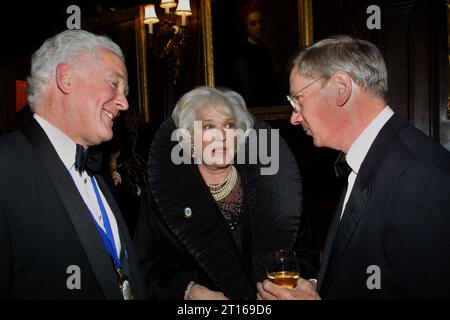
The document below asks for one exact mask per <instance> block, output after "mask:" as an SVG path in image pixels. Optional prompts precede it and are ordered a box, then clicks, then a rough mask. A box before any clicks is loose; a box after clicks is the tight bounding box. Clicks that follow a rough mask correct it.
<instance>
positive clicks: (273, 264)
mask: <svg viewBox="0 0 450 320" xmlns="http://www.w3.org/2000/svg"><path fill="white" fill-rule="evenodd" d="M299 277H300V268H299V266H298V263H297V257H296V255H295V251H290V250H277V251H274V252H273V253H272V254H271V255H270V258H269V262H268V266H267V278H268V279H269V280H270V281H271V282H273V283H274V284H276V285H278V286H283V287H286V288H289V289H293V288H295V286H296V285H297V280H298V278H299Z"/></svg>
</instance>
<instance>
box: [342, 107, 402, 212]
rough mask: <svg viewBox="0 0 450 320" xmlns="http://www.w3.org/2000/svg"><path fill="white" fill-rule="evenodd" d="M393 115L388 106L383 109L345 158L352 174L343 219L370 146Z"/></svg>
mask: <svg viewBox="0 0 450 320" xmlns="http://www.w3.org/2000/svg"><path fill="white" fill-rule="evenodd" d="M393 114H394V111H392V109H391V108H390V107H389V106H386V107H385V108H384V109H383V111H381V112H380V113H379V114H378V115H377V116H376V117H375V119H373V120H372V122H371V123H370V124H369V125H368V126H367V128H366V129H364V131H363V132H362V133H361V135H360V136H359V137H358V138H357V139H356V140H355V142H353V144H352V145H351V147H350V149H349V150H348V153H347V154H346V156H345V160H346V161H347V163H348V165H349V166H350V168H351V169H352V172H350V175H349V176H348V188H347V192H346V193H345V198H344V205H343V206H342V211H341V219H342V215H343V214H344V211H345V206H346V205H347V201H348V198H349V197H350V194H351V192H352V189H353V185H354V184H355V180H356V176H357V175H358V172H359V168H360V167H361V164H362V162H363V161H364V158H365V157H366V155H367V152H369V149H370V146H371V145H372V143H373V141H374V140H375V138H376V137H377V135H378V133H379V132H380V130H381V128H383V126H384V125H385V124H386V122H388V120H389V119H390V118H391V117H392V115H393Z"/></svg>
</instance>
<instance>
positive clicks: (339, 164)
mask: <svg viewBox="0 0 450 320" xmlns="http://www.w3.org/2000/svg"><path fill="white" fill-rule="evenodd" d="M350 172H352V168H350V166H349V165H348V163H347V161H346V160H345V154H344V153H343V152H341V153H339V157H338V158H337V159H336V162H335V163H334V173H335V174H336V177H338V178H341V177H344V178H347V177H348V175H349V174H350Z"/></svg>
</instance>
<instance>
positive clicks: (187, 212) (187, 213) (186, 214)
mask: <svg viewBox="0 0 450 320" xmlns="http://www.w3.org/2000/svg"><path fill="white" fill-rule="evenodd" d="M184 217H185V218H186V219H190V218H191V217H192V209H191V208H189V207H186V208H185V209H184Z"/></svg>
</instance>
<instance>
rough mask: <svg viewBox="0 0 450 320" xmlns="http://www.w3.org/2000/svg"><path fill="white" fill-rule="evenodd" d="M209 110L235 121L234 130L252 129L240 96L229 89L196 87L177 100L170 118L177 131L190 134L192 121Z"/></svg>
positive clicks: (251, 122) (251, 120) (250, 120)
mask: <svg viewBox="0 0 450 320" xmlns="http://www.w3.org/2000/svg"><path fill="white" fill-rule="evenodd" d="M210 108H217V110H220V111H221V112H223V113H225V114H226V115H228V116H230V117H232V118H233V119H235V121H236V128H237V129H242V130H244V132H248V131H249V130H250V129H251V128H253V123H254V120H253V116H252V115H251V114H250V112H248V110H247V105H246V104H245V101H244V99H243V98H242V96H241V95H240V94H239V93H237V92H235V91H233V90H230V89H225V88H221V89H218V88H213V87H206V86H204V87H197V88H195V89H193V90H191V91H189V92H187V93H185V94H184V95H183V96H182V97H181V98H180V100H178V102H177V104H176V106H175V109H174V110H173V112H172V118H173V121H174V122H175V125H176V126H177V127H178V128H179V129H186V130H188V131H189V132H192V130H193V126H194V121H196V120H199V117H200V115H201V114H204V113H206V112H207V111H208V110H209V109H210Z"/></svg>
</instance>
